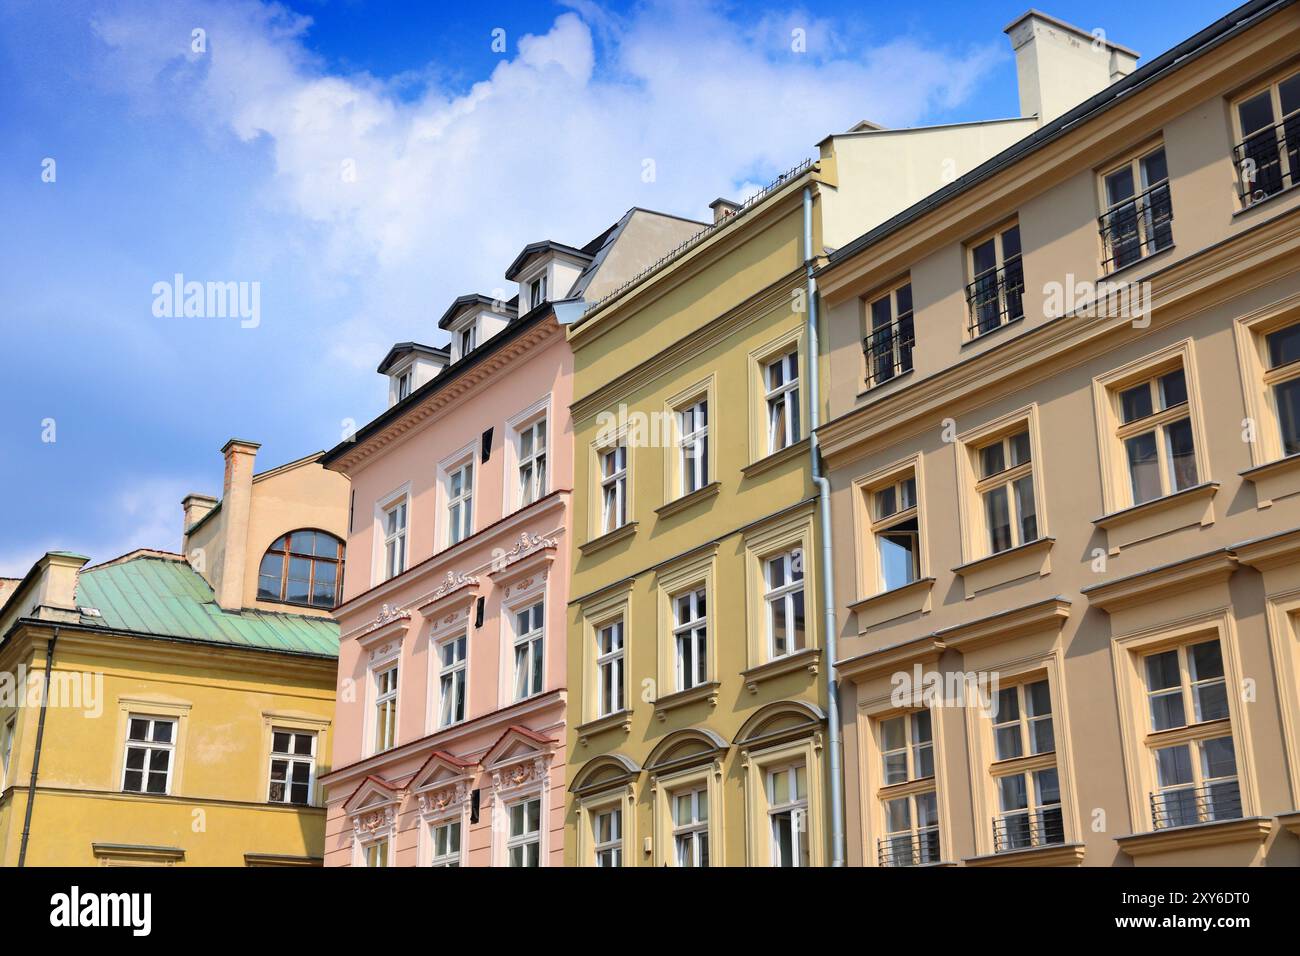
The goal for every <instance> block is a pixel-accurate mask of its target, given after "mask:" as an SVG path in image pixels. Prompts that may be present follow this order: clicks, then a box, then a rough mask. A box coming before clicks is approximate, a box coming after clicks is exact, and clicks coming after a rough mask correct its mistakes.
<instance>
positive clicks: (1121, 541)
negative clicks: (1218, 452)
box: [1092, 481, 1219, 556]
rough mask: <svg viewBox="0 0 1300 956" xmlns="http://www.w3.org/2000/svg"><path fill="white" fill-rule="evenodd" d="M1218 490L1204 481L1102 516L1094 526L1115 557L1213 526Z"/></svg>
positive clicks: (1216, 485)
mask: <svg viewBox="0 0 1300 956" xmlns="http://www.w3.org/2000/svg"><path fill="white" fill-rule="evenodd" d="M1218 491H1219V483H1218V482H1217V481H1206V482H1202V483H1201V484H1199V485H1193V486H1192V487H1190V488H1184V489H1183V490H1182V491H1176V492H1174V493H1173V494H1172V495H1165V496H1164V497H1163V498H1156V499H1155V500H1154V501H1144V502H1143V503H1142V504H1140V505H1135V506H1133V507H1132V508H1125V509H1124V510H1123V511H1115V512H1112V513H1111V514H1108V515H1102V516H1101V517H1100V518H1094V519H1093V521H1092V523H1093V524H1094V525H1096V526H1097V527H1098V528H1100V529H1101V530H1103V531H1105V532H1106V546H1107V550H1108V551H1109V552H1110V554H1111V556H1114V555H1117V554H1119V553H1120V550H1121V549H1123V548H1126V547H1129V546H1130V545H1134V544H1139V543H1141V542H1143V541H1149V540H1151V539H1152V538H1158V537H1160V536H1162V535H1166V534H1172V533H1173V532H1175V531H1181V530H1182V529H1183V528H1190V527H1192V526H1194V525H1200V526H1202V527H1204V526H1205V525H1211V524H1214V496H1215V495H1216V494H1217V493H1218Z"/></svg>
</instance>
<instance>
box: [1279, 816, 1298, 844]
mask: <svg viewBox="0 0 1300 956" xmlns="http://www.w3.org/2000/svg"><path fill="white" fill-rule="evenodd" d="M1277 822H1278V824H1279V825H1280V826H1281V827H1282V829H1283V830H1286V831H1287V832H1288V833H1294V834H1295V835H1296V836H1298V837H1300V810H1292V811H1291V812H1290V813H1280V814H1278V818H1277Z"/></svg>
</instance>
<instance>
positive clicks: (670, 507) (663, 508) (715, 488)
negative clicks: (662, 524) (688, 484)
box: [655, 481, 722, 518]
mask: <svg viewBox="0 0 1300 956" xmlns="http://www.w3.org/2000/svg"><path fill="white" fill-rule="evenodd" d="M720 490H722V482H720V481H711V482H709V483H708V484H707V485H705V486H704V487H702V488H696V489H695V490H694V491H692V492H691V493H690V494H689V495H682V496H681V497H680V498H674V499H673V500H672V501H670V502H668V503H667V504H663V505H660V506H659V507H658V508H656V509H655V514H657V515H658V516H659V517H660V518H668V517H671V516H672V515H675V514H678V513H679V512H682V511H685V510H686V509H687V508H690V507H693V506H694V505H697V504H699V503H700V502H701V501H706V500H707V499H709V498H712V497H713V496H714V495H716V494H717V493H718V492H719V491H720Z"/></svg>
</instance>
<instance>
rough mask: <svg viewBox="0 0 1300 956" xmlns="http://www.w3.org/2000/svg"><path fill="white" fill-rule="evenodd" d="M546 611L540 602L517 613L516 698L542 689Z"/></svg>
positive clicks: (527, 695)
mask: <svg viewBox="0 0 1300 956" xmlns="http://www.w3.org/2000/svg"><path fill="white" fill-rule="evenodd" d="M544 612H545V607H544V605H543V603H542V602H540V601H539V602H538V603H536V604H534V605H532V606H531V607H526V608H524V609H523V610H522V611H517V612H516V613H515V700H523V699H524V698H525V697H532V696H533V695H534V694H540V693H541V692H542V640H543V637H544V634H545V628H546V625H545V622H544V620H543V618H544Z"/></svg>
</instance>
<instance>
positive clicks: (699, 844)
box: [672, 787, 709, 866]
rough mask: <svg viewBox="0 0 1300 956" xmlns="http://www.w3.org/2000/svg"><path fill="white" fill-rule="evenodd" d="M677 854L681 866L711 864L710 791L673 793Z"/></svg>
mask: <svg viewBox="0 0 1300 956" xmlns="http://www.w3.org/2000/svg"><path fill="white" fill-rule="evenodd" d="M672 814H673V854H674V859H676V861H677V865H678V866H708V865H709V791H708V790H707V789H706V788H704V787H701V788H699V789H698V790H686V791H682V792H680V793H674V794H672Z"/></svg>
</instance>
